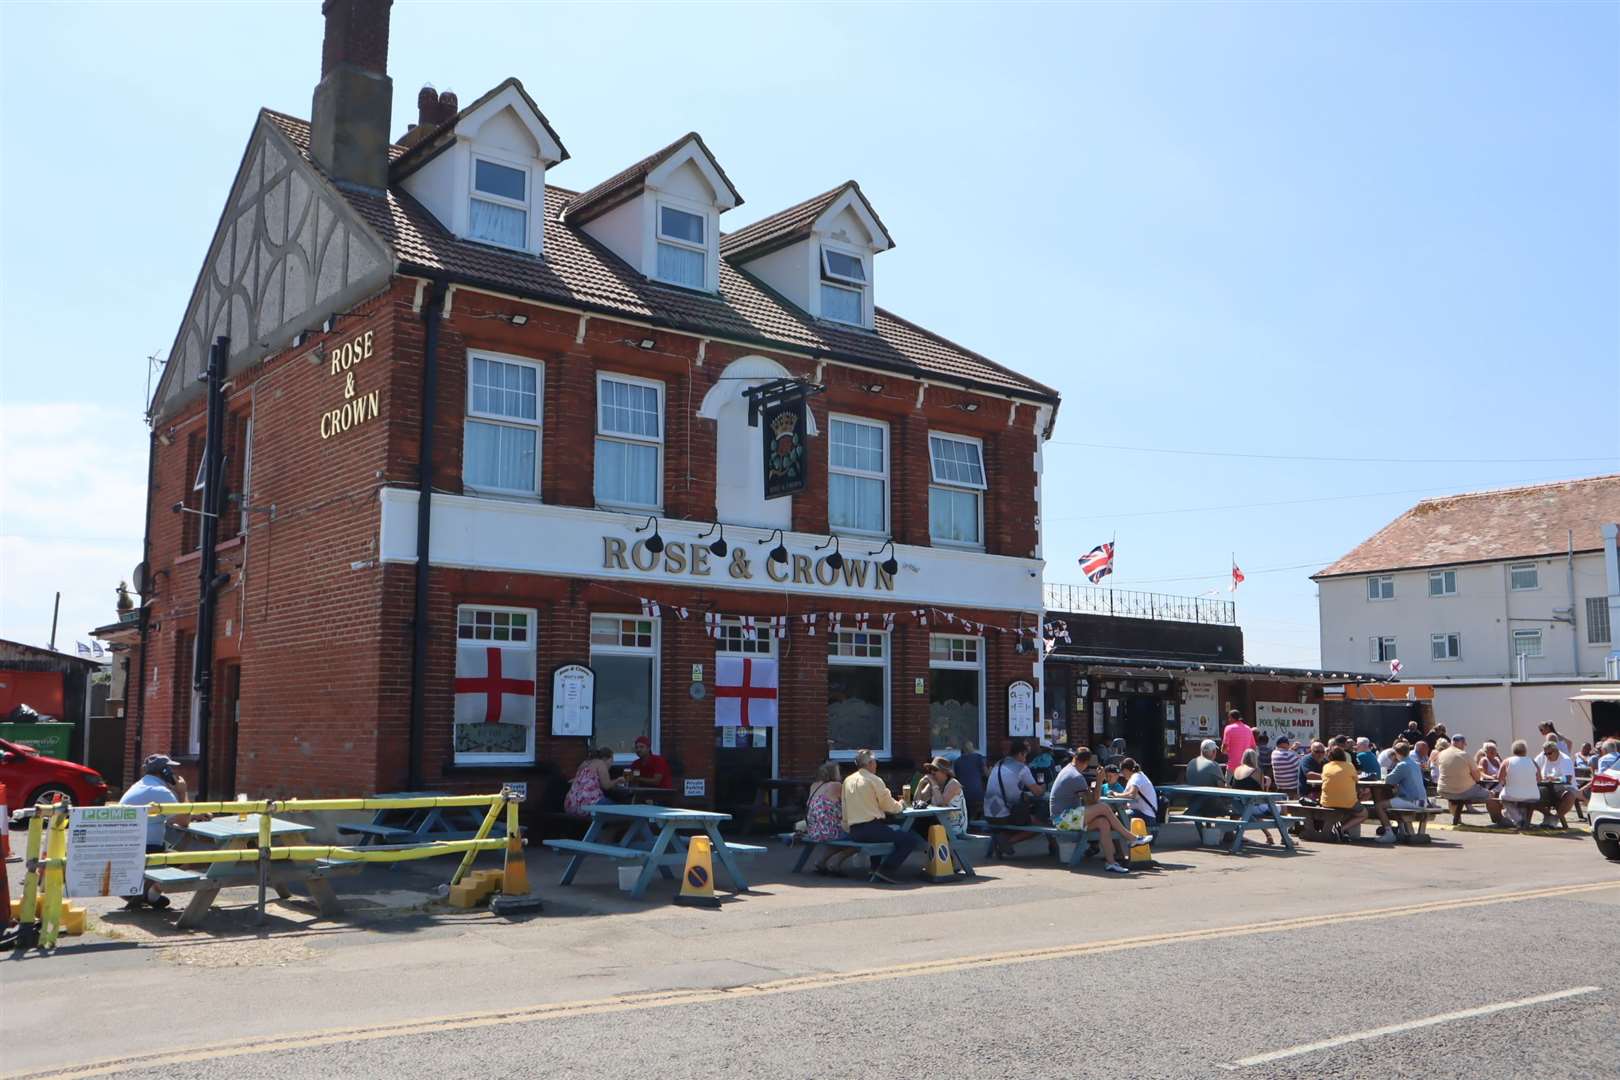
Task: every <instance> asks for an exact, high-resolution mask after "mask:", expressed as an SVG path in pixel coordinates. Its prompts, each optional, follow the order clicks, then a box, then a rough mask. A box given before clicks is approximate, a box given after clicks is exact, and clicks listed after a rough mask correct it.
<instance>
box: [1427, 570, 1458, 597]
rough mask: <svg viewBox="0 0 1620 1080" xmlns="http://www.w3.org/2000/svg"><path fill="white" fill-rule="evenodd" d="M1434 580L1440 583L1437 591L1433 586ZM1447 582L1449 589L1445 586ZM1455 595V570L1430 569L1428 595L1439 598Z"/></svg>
mask: <svg viewBox="0 0 1620 1080" xmlns="http://www.w3.org/2000/svg"><path fill="white" fill-rule="evenodd" d="M1436 582H1438V583H1439V585H1440V591H1439V592H1435V591H1434V586H1435V583H1436ZM1448 584H1449V585H1450V586H1451V587H1450V588H1449V589H1448V588H1446V586H1447V585H1448ZM1456 595H1457V571H1455V570H1430V571H1429V596H1430V598H1431V599H1435V600H1439V599H1441V598H1442V597H1447V596H1456Z"/></svg>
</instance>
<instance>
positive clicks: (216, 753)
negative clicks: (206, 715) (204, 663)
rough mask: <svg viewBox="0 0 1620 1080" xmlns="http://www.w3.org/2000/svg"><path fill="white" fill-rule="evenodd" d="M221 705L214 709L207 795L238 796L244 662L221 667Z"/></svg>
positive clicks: (209, 734)
mask: <svg viewBox="0 0 1620 1080" xmlns="http://www.w3.org/2000/svg"><path fill="white" fill-rule="evenodd" d="M217 677H218V680H219V708H217V709H216V710H214V714H213V718H212V724H211V727H212V730H211V731H209V733H208V745H209V747H210V748H211V752H210V756H211V757H212V758H213V761H212V762H210V768H209V771H208V775H209V783H208V786H209V787H210V788H212V789H213V790H212V791H209V792H207V797H208V798H210V799H212V798H221V799H231V798H235V796H236V745H237V728H238V726H239V725H240V721H241V718H242V665H241V664H221V665H220V666H219V670H218V675H217Z"/></svg>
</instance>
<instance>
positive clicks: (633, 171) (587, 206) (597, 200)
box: [563, 131, 743, 225]
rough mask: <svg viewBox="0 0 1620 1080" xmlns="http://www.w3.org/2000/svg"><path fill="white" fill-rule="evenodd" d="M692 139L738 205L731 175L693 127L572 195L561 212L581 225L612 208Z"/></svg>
mask: <svg viewBox="0 0 1620 1080" xmlns="http://www.w3.org/2000/svg"><path fill="white" fill-rule="evenodd" d="M693 140H696V142H697V144H698V146H699V148H701V149H702V151H703V155H704V156H705V157H707V158H708V159H709V164H711V165H713V166H714V171H715V172H717V173H719V174H720V179H721V181H723V182H724V183H725V185H726V190H727V191H729V192H731V198H732V200H733V202H732V205H734V206H741V205H742V202H743V197H742V193H741V192H740V191H738V190H737V187H736V185H735V184H733V183H732V182H731V177H729V176H727V175H726V170H724V169H722V168H721V167H720V163H719V162H718V161H716V160H715V157H714V155H713V154H712V153H710V152H709V147H708V144H707V143H705V142H704V141H703V136H701V135H699V134H698V133H697V132H695V131H688V132H687V133H686V134H685V135H682V136H681V137H680V138H678V139H676V140H675V141H674V142H672V143H670V144H669V145H668V146H666V147H664V148H663V149H662V150H659V151H656V152H654V153H651V154H648V155H647V156H646V157H644V158H642V159H641V160H640V161H638V162H636V163H635V164H634V165H632V166H630V167H629V168H628V169H625V170H623V171H622V172H617V173H614V174H613V175H612V176H610V177H608V178H607V179H606V180H604V181H602V182H601V183H600V184H597V185H596V186H595V187H593V188H588V189H586V190H585V191H582V192H580V193H579V194H578V195H575V196H574V197H573V198H572V199H570V200H569V202H568V205H567V206H566V207H565V208H564V209H563V216H564V217H565V218H566V219H567V220H568V221H569V222H570V223H573V224H578V225H583V224H584V223H585V222H587V221H589V220H590V219H591V218H593V217H596V216H597V215H598V214H601V213H604V212H606V211H608V210H611V209H613V207H615V206H617V205H618V204H619V203H621V202H623V201H624V200H625V199H628V198H630V197H631V196H633V195H634V194H635V193H636V192H638V191H640V190H641V185H642V184H643V183H645V182H646V180H647V174H648V173H650V172H652V171H653V170H654V169H656V168H658V166H660V165H662V164H663V163H664V160H665V159H666V158H668V157H669V156H670V155H671V154H673V153H674V152H675V151H677V150H679V149H680V148H681V147H683V146H685V145H686V144H687V143H688V142H690V141H693Z"/></svg>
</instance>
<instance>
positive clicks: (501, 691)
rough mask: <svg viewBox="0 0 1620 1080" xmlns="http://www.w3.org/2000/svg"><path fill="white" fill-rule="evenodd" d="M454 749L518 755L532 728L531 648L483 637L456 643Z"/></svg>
mask: <svg viewBox="0 0 1620 1080" xmlns="http://www.w3.org/2000/svg"><path fill="white" fill-rule="evenodd" d="M455 690H456V712H455V740H454V741H455V748H456V750H457V751H458V752H460V753H473V754H477V753H484V754H522V753H528V752H529V750H530V748H531V742H530V740H531V738H532V736H533V732H534V653H533V651H532V650H530V649H522V648H519V649H512V648H501V647H500V646H498V645H485V644H484V643H482V642H462V643H460V644H458V645H457V646H456V683H455Z"/></svg>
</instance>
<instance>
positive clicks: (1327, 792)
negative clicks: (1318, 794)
mask: <svg viewBox="0 0 1620 1080" xmlns="http://www.w3.org/2000/svg"><path fill="white" fill-rule="evenodd" d="M1322 805H1323V806H1325V807H1327V808H1328V809H1329V810H1342V811H1344V814H1345V816H1344V819H1343V820H1342V821H1335V822H1334V823H1333V835H1334V836H1335V837H1336V838H1337V839H1338V841H1339V842H1340V843H1341V844H1348V843H1349V842H1350V830H1351V829H1353V828H1355V827H1356V826H1357V825H1360V824H1361V823H1362V822H1364V821H1366V820H1367V809H1366V807H1364V806H1362V805H1361V792H1360V791H1359V790H1357V788H1356V768H1355V766H1354V765H1351V764H1350V755H1349V754H1348V753H1346V752H1345V749H1344V747H1342V746H1335V747H1334V748H1333V749H1332V750H1330V751H1329V752H1328V760H1327V764H1326V765H1324V766H1322ZM1385 832H1386V833H1387V834H1388V835H1389V842H1391V843H1393V842H1394V840H1395V833H1394V831H1393V830H1389V829H1386V830H1385Z"/></svg>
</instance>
